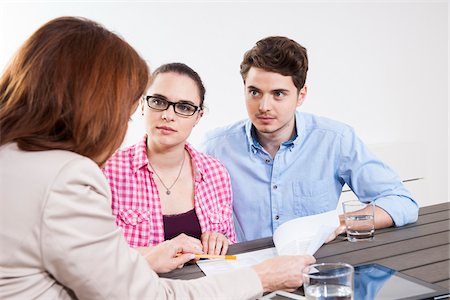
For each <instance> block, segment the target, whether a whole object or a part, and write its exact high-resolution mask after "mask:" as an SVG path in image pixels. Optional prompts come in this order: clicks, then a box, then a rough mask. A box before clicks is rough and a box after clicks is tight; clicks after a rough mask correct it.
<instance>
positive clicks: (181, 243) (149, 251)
mask: <svg viewBox="0 0 450 300" xmlns="http://www.w3.org/2000/svg"><path fill="white" fill-rule="evenodd" d="M137 250H138V251H139V252H140V253H141V254H142V255H143V256H144V257H145V259H146V260H147V262H148V264H149V265H150V267H151V268H152V269H153V271H155V272H156V273H167V272H170V271H172V270H174V269H176V268H182V267H183V265H184V264H185V263H186V262H188V261H190V260H191V259H194V257H195V256H194V254H201V253H203V251H202V244H201V243H200V241H199V240H197V239H195V238H193V237H190V236H187V235H185V234H184V233H182V234H180V235H178V236H177V237H175V238H173V239H171V240H167V241H164V242H162V243H161V244H159V245H157V246H154V247H145V248H143V247H141V248H138V249H137Z"/></svg>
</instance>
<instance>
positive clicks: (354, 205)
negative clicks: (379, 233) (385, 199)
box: [342, 200, 375, 242]
mask: <svg viewBox="0 0 450 300" xmlns="http://www.w3.org/2000/svg"><path fill="white" fill-rule="evenodd" d="M342 208H343V210H344V218H345V228H346V232H347V239H348V240H349V241H350V242H358V241H371V240H373V237H374V233H375V205H374V203H373V202H369V203H363V202H360V201H358V200H350V201H344V202H342Z"/></svg>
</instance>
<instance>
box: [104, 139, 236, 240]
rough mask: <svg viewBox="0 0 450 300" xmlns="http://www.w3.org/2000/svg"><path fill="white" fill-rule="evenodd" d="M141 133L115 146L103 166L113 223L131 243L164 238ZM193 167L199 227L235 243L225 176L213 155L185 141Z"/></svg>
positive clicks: (230, 194)
mask: <svg viewBox="0 0 450 300" xmlns="http://www.w3.org/2000/svg"><path fill="white" fill-rule="evenodd" d="M146 141H147V136H145V137H144V138H143V139H142V140H141V141H140V142H139V143H137V144H135V145H133V146H131V147H129V148H126V149H123V150H119V151H117V152H116V153H115V154H114V155H113V156H112V157H111V158H110V159H109V160H108V162H107V163H106V164H105V165H104V167H103V173H104V174H105V175H106V177H107V179H108V181H109V185H110V187H111V192H112V212H113V214H114V215H115V216H116V224H117V225H118V226H120V227H121V228H122V229H123V234H124V236H125V238H126V239H127V241H128V244H129V245H130V246H131V247H145V246H149V245H157V244H159V243H161V242H162V241H164V225H163V217H162V211H161V203H160V199H159V194H158V189H157V187H156V183H155V179H154V177H153V172H152V171H150V170H149V169H148V158H147V145H146ZM185 149H186V150H187V151H188V152H189V155H190V156H191V159H192V165H193V166H192V167H193V170H194V207H195V212H196V213H197V217H198V220H199V222H200V227H201V229H202V232H205V231H215V232H220V233H222V234H224V235H225V236H227V237H228V240H229V241H230V243H235V242H236V235H235V232H234V227H233V217H232V192H231V183H230V177H229V174H228V172H227V170H226V169H225V167H224V166H223V165H222V164H221V163H220V162H219V161H218V160H216V159H214V158H212V157H210V156H208V155H206V154H204V153H201V152H199V151H197V150H195V149H194V148H193V147H192V146H191V145H189V144H186V146H185Z"/></svg>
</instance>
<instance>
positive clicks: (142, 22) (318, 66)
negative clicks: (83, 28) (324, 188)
mask: <svg viewBox="0 0 450 300" xmlns="http://www.w3.org/2000/svg"><path fill="white" fill-rule="evenodd" d="M63 15H73V16H83V17H87V18H91V19H93V20H95V21H98V22H100V23H101V24H103V25H105V26H106V27H107V28H108V29H110V30H113V31H115V32H116V33H118V34H119V35H121V36H122V37H124V39H125V40H127V41H128V42H129V43H130V44H131V45H132V46H133V47H134V48H136V49H137V50H138V52H139V53H140V54H141V55H142V56H143V57H144V58H145V59H146V60H147V61H148V63H149V65H150V67H151V69H155V68H156V67H157V66H159V65H160V64H163V63H168V62H174V61H179V62H184V63H186V64H188V65H190V66H191V67H192V68H194V69H195V70H196V71H197V72H198V73H199V74H200V76H201V77H202V79H203V80H204V83H205V86H206V90H207V92H206V105H207V107H208V110H207V112H206V114H205V116H204V117H203V120H201V122H200V124H199V125H198V126H197V127H195V128H194V131H193V133H192V135H191V138H190V142H191V143H193V144H194V145H195V146H197V145H199V143H200V142H201V140H202V138H203V135H204V133H205V132H206V131H208V130H209V129H212V128H215V127H218V126H223V125H226V124H228V123H230V122H234V121H236V120H239V119H242V118H245V117H246V115H247V114H246V110H245V104H244V100H243V99H244V98H243V84H242V79H241V78H240V75H239V64H240V62H241V59H242V56H243V53H244V52H245V51H246V50H248V49H250V48H251V47H252V46H253V45H254V43H255V42H256V41H257V40H259V39H261V38H264V37H266V36H269V35H284V36H288V37H290V38H292V39H294V40H296V41H298V42H299V43H300V44H302V45H303V46H305V47H306V48H307V49H308V54H309V61H310V65H309V73H308V78H307V85H308V92H309V94H308V97H307V99H306V101H305V103H304V105H303V106H302V107H301V108H300V109H301V110H303V111H307V112H311V113H315V114H318V115H323V116H327V117H330V118H333V119H337V120H340V121H342V122H345V123H347V124H350V125H352V126H353V127H354V128H355V129H356V132H357V133H358V135H359V136H360V137H361V138H362V139H363V141H365V142H366V143H367V144H369V145H377V144H394V145H395V144H396V143H416V144H419V145H423V146H424V148H425V153H424V155H423V156H421V157H417V158H416V160H414V161H411V162H410V163H411V164H415V163H418V162H419V161H420V162H424V164H425V166H426V172H425V174H424V176H425V179H426V181H427V191H426V192H425V194H424V195H425V196H424V199H418V200H419V202H420V204H421V205H426V204H427V203H437V202H444V201H449V191H448V187H449V175H448V169H449V159H448V149H449V144H448V143H449V128H448V115H449V105H448V99H449V98H448V85H449V76H448V53H449V52H448V33H449V32H448V29H449V27H448V15H449V6H448V2H447V1H369V0H366V1H345V2H343V1H277V2H275V1H274V2H267V1H245V2H244V1H220V2H218V1H210V2H206V1H197V2H189V1H171V2H162V1H159V2H157V1H154V2H142V1H141V2H132V1H127V2H123V1H122V2H110V1H109V2H108V1H106V2H81V1H78V2H73V1H70V2H61V1H58V2H17V1H15V2H10V3H8V2H3V3H0V68H1V69H3V68H4V67H5V66H6V65H7V63H8V61H9V59H10V58H11V57H12V56H13V54H14V52H15V51H16V50H17V49H18V47H19V46H20V45H21V44H22V43H23V42H24V41H25V39H26V38H27V37H28V36H29V35H31V34H32V33H33V32H34V31H35V30H36V29H37V28H38V27H39V26H41V25H42V24H43V23H45V22H46V21H48V20H50V19H52V18H54V17H58V16H63ZM24 126H26V124H24ZM142 134H143V123H142V120H141V116H140V114H135V115H134V117H133V121H132V122H130V124H129V131H128V134H127V137H126V140H125V142H124V145H130V144H132V143H134V142H136V141H137V140H138V139H139V138H140V137H141V136H142Z"/></svg>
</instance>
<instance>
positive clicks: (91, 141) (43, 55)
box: [0, 17, 150, 164]
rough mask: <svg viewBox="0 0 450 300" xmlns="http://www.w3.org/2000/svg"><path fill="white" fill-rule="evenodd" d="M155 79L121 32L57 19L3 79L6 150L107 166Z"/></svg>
mask: <svg viewBox="0 0 450 300" xmlns="http://www.w3.org/2000/svg"><path fill="white" fill-rule="evenodd" d="M149 81H150V76H149V70H148V66H147V64H146V63H145V61H144V60H143V59H142V58H141V57H140V56H139V55H138V53H137V52H136V51H135V50H134V49H133V48H132V47H131V46H130V45H129V44H128V43H127V42H125V41H124V40H122V39H121V38H120V37H118V36H117V35H116V34H114V33H112V32H110V31H108V30H107V29H105V28H104V27H102V26H101V25H99V24H98V23H96V22H93V21H91V20H87V19H84V18H76V17H61V18H57V19H54V20H51V21H49V22H48V23H46V24H44V25H43V26H42V27H41V28H39V29H38V30H37V31H36V32H35V33H34V34H33V35H32V36H31V37H30V38H28V40H27V41H26V42H25V43H24V44H23V45H22V47H21V48H20V49H19V51H18V52H17V54H16V56H15V57H14V58H13V60H12V62H11V63H10V64H9V66H8V67H7V68H6V70H5V72H4V73H3V75H2V76H1V78H0V145H4V144H6V143H10V142H17V144H18V147H19V148H20V149H22V150H25V151H40V150H49V149H63V150H69V151H73V152H76V153H79V154H81V155H84V156H87V157H90V158H97V157H104V159H103V161H97V163H98V164H102V163H103V162H104V160H106V159H107V158H108V157H109V156H110V155H112V154H113V153H114V151H115V150H116V149H117V148H118V147H119V146H120V144H121V143H122V141H123V139H124V137H125V134H126V130H127V127H128V126H127V125H128V120H129V117H130V115H131V113H132V112H133V110H134V109H135V108H136V107H137V103H138V100H139V98H140V96H142V94H143V93H144V91H145V90H146V89H147V87H148V85H149ZM105 154H107V155H105Z"/></svg>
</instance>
